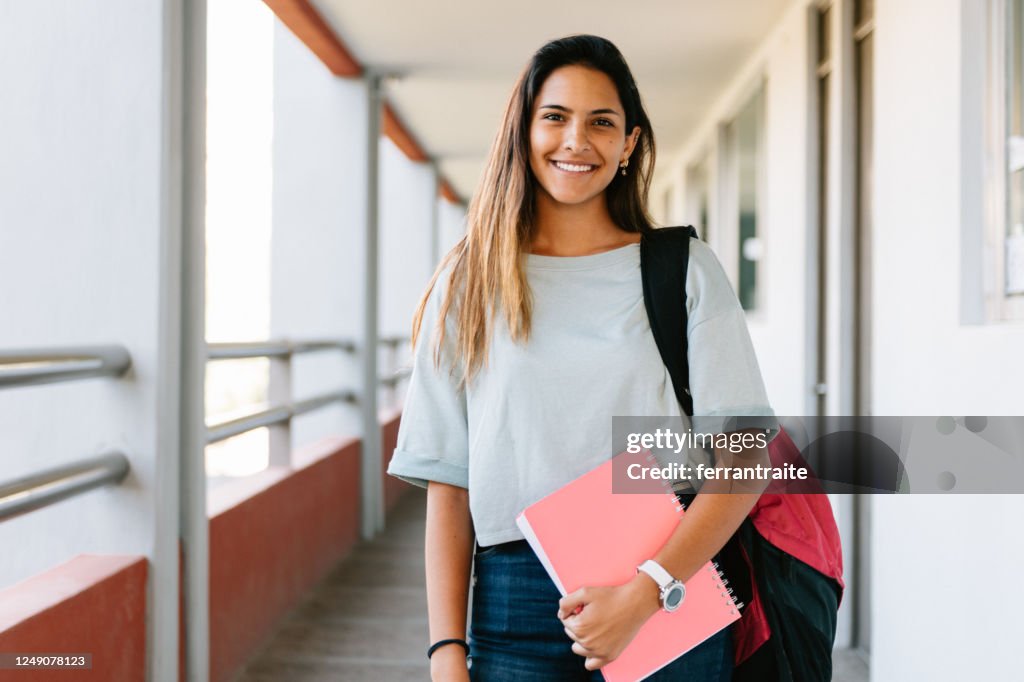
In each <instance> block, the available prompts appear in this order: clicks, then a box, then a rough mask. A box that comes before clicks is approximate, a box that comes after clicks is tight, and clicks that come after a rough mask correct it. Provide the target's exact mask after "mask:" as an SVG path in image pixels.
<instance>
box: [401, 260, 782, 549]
mask: <svg viewBox="0 0 1024 682" xmlns="http://www.w3.org/2000/svg"><path fill="white" fill-rule="evenodd" d="M526 273H527V279H528V281H529V285H530V289H531V291H532V292H533V319H532V331H531V335H530V339H529V341H528V342H527V343H526V344H517V343H514V342H513V341H512V340H511V338H510V336H509V333H508V328H507V326H506V325H505V323H504V320H503V319H502V318H501V316H500V315H498V316H497V317H496V320H495V325H494V331H493V335H492V340H491V347H490V351H489V355H488V360H487V365H486V367H485V368H484V369H482V370H481V371H480V373H479V374H478V375H477V376H476V377H475V379H474V380H473V381H472V382H471V383H470V385H469V386H468V388H467V389H466V390H465V391H462V392H460V391H457V390H456V387H457V385H458V378H457V376H455V377H452V376H450V375H449V371H448V370H449V367H450V365H448V364H442V366H441V368H440V370H439V369H437V368H435V365H434V361H433V349H434V343H435V340H434V337H433V334H434V330H435V325H436V322H437V319H438V314H439V310H440V305H441V301H442V300H443V295H444V292H445V288H446V286H447V273H443V274H442V276H441V277H440V278H439V279H438V281H437V285H436V286H435V287H434V290H433V292H431V296H430V298H429V299H428V302H427V305H426V310H425V313H424V316H423V323H422V324H423V326H422V328H421V337H420V339H419V343H418V344H417V347H416V348H415V350H414V354H413V355H414V357H413V370H412V375H411V377H410V380H409V389H408V393H407V395H406V399H405V405H404V409H403V413H402V421H401V426H400V428H399V432H398V447H397V448H396V449H395V452H394V456H393V458H392V460H391V463H390V465H389V467H388V473H389V474H391V475H393V476H397V477H399V478H401V479H403V480H405V481H408V482H410V483H413V484H416V485H419V486H426V485H427V481H439V482H443V483H449V484H452V485H457V486H460V487H464V488H468V489H469V505H470V512H471V514H472V517H473V525H474V527H475V530H476V535H477V541H478V542H479V543H480V544H481V545H484V546H486V545H493V544H496V543H500V542H508V541H511V540H519V539H522V538H523V535H522V533H521V532H520V531H519V528H518V527H517V526H516V522H515V519H516V516H517V515H518V514H519V512H521V511H522V510H523V509H524V508H526V507H527V506H529V505H530V504H533V503H534V502H536V501H538V500H539V499H541V498H543V497H544V496H545V495H548V494H549V493H551V492H554V491H555V490H557V489H558V488H560V487H561V486H563V485H565V484H566V483H568V482H570V481H572V480H573V479H575V478H577V477H578V476H581V475H582V474H584V473H586V472H587V471H590V470H591V469H593V468H595V467H597V466H599V465H600V464H601V463H602V462H604V461H606V460H607V459H608V457H609V456H610V455H611V454H612V452H611V451H612V417H613V416H625V415H633V416H645V415H649V416H671V417H678V416H682V418H683V419H685V416H684V415H682V410H681V408H680V406H679V403H678V402H677V400H676V396H675V393H674V391H673V387H672V380H671V378H670V377H669V373H668V370H667V369H666V368H665V365H664V364H663V363H662V359H661V356H660V354H659V353H658V348H657V346H656V344H655V341H654V337H653V335H652V334H651V328H650V324H649V322H648V318H647V311H646V308H645V307H644V296H643V287H642V283H641V276H640V246H639V244H630V245H627V246H623V247H620V248H617V249H613V250H611V251H605V252H603V253H598V254H594V255H590V256H574V257H556V256H538V255H533V254H530V255H528V256H527V257H526ZM686 294H687V311H688V328H687V337H688V341H689V364H690V392H691V394H692V396H693V408H694V418H693V428H694V430H700V429H702V428H704V427H703V426H702V422H701V420H702V418H705V419H707V420H709V421H710V420H711V419H712V418H713V417H715V416H720V415H750V416H766V417H767V416H772V415H773V412H772V410H771V408H770V407H769V405H768V399H767V396H766V394H765V389H764V384H763V382H762V379H761V372H760V369H759V368H758V364H757V359H756V357H755V355H754V349H753V346H752V344H751V341H750V335H749V333H748V332H747V327H746V319H745V317H744V313H743V310H742V309H741V307H740V304H739V301H738V300H737V298H736V295H735V293H734V292H733V289H732V286H731V285H730V283H729V281H728V279H727V278H726V275H725V273H724V272H723V270H722V267H721V265H720V264H719V262H718V260H717V259H716V258H715V255H714V253H713V252H712V251H711V249H710V248H708V246H707V245H705V244H704V243H703V242H699V241H696V240H692V241H691V246H690V263H689V267H688V271H687V277H686ZM454 337H455V327H454V315H453V314H451V313H450V314H449V316H448V320H447V339H453V338H454ZM447 345H448V344H447V342H446V346H447ZM444 357H446V358H450V356H449V355H445V356H444ZM708 428H709V429H710V428H712V427H708ZM773 435H774V434H773Z"/></svg>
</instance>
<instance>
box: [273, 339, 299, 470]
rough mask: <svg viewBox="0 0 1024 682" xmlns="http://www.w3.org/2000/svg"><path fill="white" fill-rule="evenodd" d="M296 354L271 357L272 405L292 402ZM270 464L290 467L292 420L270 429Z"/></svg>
mask: <svg viewBox="0 0 1024 682" xmlns="http://www.w3.org/2000/svg"><path fill="white" fill-rule="evenodd" d="M294 357H295V355H294V354H293V353H291V352H289V353H287V354H286V355H272V356H271V357H270V384H269V385H268V387H267V402H268V403H269V404H270V405H290V404H291V403H292V362H293V358H294ZM268 431H269V433H270V442H269V457H268V459H269V462H268V463H269V464H270V466H272V467H273V466H281V467H290V466H291V463H292V423H291V420H288V421H285V422H281V423H280V424H275V425H273V426H271V427H270V428H269V429H268Z"/></svg>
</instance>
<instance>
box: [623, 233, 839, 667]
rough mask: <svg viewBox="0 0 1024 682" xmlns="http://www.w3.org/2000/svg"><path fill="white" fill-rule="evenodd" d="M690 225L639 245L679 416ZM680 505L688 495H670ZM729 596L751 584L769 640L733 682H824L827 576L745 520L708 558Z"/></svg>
mask: <svg viewBox="0 0 1024 682" xmlns="http://www.w3.org/2000/svg"><path fill="white" fill-rule="evenodd" d="M691 238H692V239H697V238H698V237H697V232H696V230H694V229H693V227H691V226H683V227H665V228H660V229H656V230H651V231H648V232H645V233H644V234H643V237H642V238H641V240H640V264H641V272H642V278H643V291H644V305H645V306H646V308H647V317H648V319H649V320H650V325H651V331H652V332H653V334H654V340H655V343H656V344H657V346H658V352H659V353H660V354H661V359H662V361H663V362H664V363H665V367H666V368H667V369H668V371H669V376H671V377H672V383H673V386H674V388H675V392H676V397H677V398H678V400H679V404H680V406H681V407H682V408H683V412H684V413H685V414H686V415H687V416H688V417H692V416H693V398H692V396H691V395H690V389H689V386H690V366H689V361H688V356H687V352H688V346H687V338H686V327H687V318H686V270H687V266H688V264H689V257H690V239H691ZM678 496H679V501H680V503H681V504H682V505H683V506H684V507H685V506H687V505H689V504H690V503H691V502H692V501H693V499H694V498H695V497H696V495H694V494H678ZM715 561H717V562H718V564H719V566H720V568H721V569H722V570H723V571H724V573H725V575H726V576H728V578H729V584H730V587H733V588H734V590H735V591H734V594H735V596H736V597H737V599H738V600H739V601H741V602H743V603H746V604H750V603H751V602H752V599H753V589H752V584H754V583H755V582H756V585H757V592H758V598H759V600H760V602H761V605H762V608H763V609H764V612H765V615H766V617H767V620H768V625H769V628H770V629H771V636H770V638H769V639H768V641H767V642H765V644H763V645H762V646H761V647H760V648H758V649H757V651H755V652H754V653H753V654H752V655H751V656H750V657H749V658H747V659H746V660H745V661H744V662H743V663H742V664H741V665H739V666H737V667H736V668H735V670H734V673H733V680H734V682H754V681H757V682H766V681H770V680H780V681H782V682H818V681H819V680H820V681H821V682H828V681H829V680H831V679H832V645H833V642H834V641H835V635H836V614H837V612H838V610H839V599H840V597H841V594H842V593H841V589H840V587H839V585H838V584H837V583H836V582H835V581H834V580H833V579H832V578H830V577H828V576H826V575H824V574H822V573H820V572H818V571H816V570H815V569H814V568H812V567H810V566H808V565H807V564H805V563H804V562H802V561H800V560H799V559H796V558H795V557H792V556H790V555H789V554H787V553H785V552H783V551H781V550H779V549H778V548H776V547H775V546H774V545H772V544H771V543H769V542H768V541H767V540H765V539H764V538H763V537H762V536H761V534H760V533H758V532H757V529H756V528H755V527H754V524H753V523H752V522H751V520H750V517H749V516H748V517H747V518H745V519H744V520H743V523H742V524H741V525H740V527H739V529H738V530H737V531H736V533H735V534H734V535H733V537H732V538H731V539H730V540H729V542H727V543H726V545H725V547H723V548H722V550H721V552H719V554H718V555H717V556H716V557H715Z"/></svg>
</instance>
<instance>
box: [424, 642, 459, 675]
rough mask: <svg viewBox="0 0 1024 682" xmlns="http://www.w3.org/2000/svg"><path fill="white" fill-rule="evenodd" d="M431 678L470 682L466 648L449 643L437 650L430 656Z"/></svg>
mask: <svg viewBox="0 0 1024 682" xmlns="http://www.w3.org/2000/svg"><path fill="white" fill-rule="evenodd" d="M430 679H431V680H432V681H433V682H469V666H467V665H466V650H465V649H463V648H462V647H461V646H459V645H457V644H449V645H447V646H443V647H441V648H440V649H438V650H437V651H435V652H434V655H433V656H431V657H430Z"/></svg>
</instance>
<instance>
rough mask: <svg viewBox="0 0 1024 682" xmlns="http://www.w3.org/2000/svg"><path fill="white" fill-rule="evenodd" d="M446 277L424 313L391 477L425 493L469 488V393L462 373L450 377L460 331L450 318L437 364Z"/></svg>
mask: <svg viewBox="0 0 1024 682" xmlns="http://www.w3.org/2000/svg"><path fill="white" fill-rule="evenodd" d="M446 281H447V276H446V275H445V274H444V273H442V275H441V276H440V277H439V278H438V281H437V285H435V287H434V290H433V291H432V292H431V295H430V298H429V299H428V301H427V306H426V309H425V311H424V315H423V321H422V327H421V329H420V337H419V339H418V340H417V344H416V348H415V349H414V352H413V367H412V374H411V376H410V377H409V389H408V392H407V393H406V398H405V404H404V407H403V409H402V421H401V424H400V426H399V428H398V442H397V447H396V448H395V451H394V454H393V455H392V457H391V462H390V463H389V464H388V474H390V475H391V476H395V477H396V478H399V479H401V480H403V481H406V482H408V483H412V484H413V485H418V486H420V487H426V485H427V482H428V481H437V482H440V483H448V484H450V485H456V486H460V487H463V488H467V487H469V435H468V434H469V429H468V419H467V412H466V395H465V391H464V390H463V389H461V388H460V387H459V386H458V377H459V373H458V372H457V371H456V372H454V373H453V372H451V367H452V365H451V363H450V361H448V359H450V358H452V357H453V353H452V347H451V339H452V338H454V334H455V330H454V324H453V323H452V321H451V320H452V319H453V314H454V313H452V314H449V318H448V327H447V330H446V337H445V347H446V348H445V352H443V353H442V355H441V357H442V361H441V362H440V363H439V364H438V363H435V361H434V347H435V335H434V333H435V326H436V321H437V319H438V317H439V311H440V303H441V300H442V296H443V293H444V292H443V287H442V286H441V284H442V283H443V282H446Z"/></svg>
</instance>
